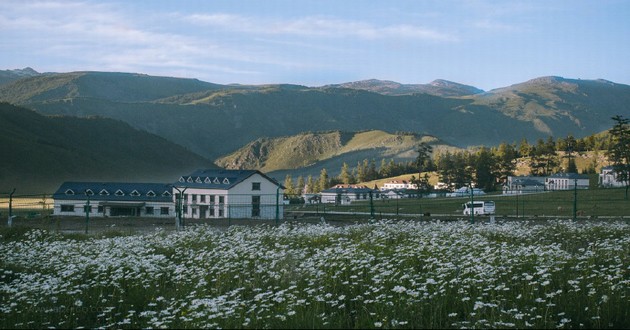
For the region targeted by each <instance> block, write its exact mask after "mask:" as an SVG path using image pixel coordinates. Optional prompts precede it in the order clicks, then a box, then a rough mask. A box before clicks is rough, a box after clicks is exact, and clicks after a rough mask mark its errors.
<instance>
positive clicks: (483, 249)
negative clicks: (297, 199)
mask: <svg viewBox="0 0 630 330" xmlns="http://www.w3.org/2000/svg"><path fill="white" fill-rule="evenodd" d="M0 234H1V235H2V236H1V237H0V255H2V256H3V258H2V259H0V269H1V270H0V272H1V273H0V327H2V328H35V327H37V328H41V327H55V328H59V327H61V328H70V327H73V328H74V327H90V328H93V327H104V328H139V327H142V328H164V327H169V328H170V327H182V328H218V327H220V328H461V327H467V328H470V327H477V328H490V327H499V328H556V327H558V328H563V327H568V328H580V327H582V328H603V327H617V328H628V327H630V297H629V294H630V276H629V272H630V257H629V256H630V225H628V223H625V222H591V223H574V222H567V221H552V222H550V223H548V224H544V225H543V224H535V223H527V222H521V223H515V222H511V223H498V224H495V225H480V224H477V225H471V224H468V223H465V222H450V223H440V222H413V221H408V222H393V221H379V222H373V223H368V224H361V225H353V226H347V227H331V226H326V225H290V224H286V225H282V226H278V227H265V226H256V227H239V226H232V227H230V228H229V229H227V230H224V231H217V230H214V229H212V228H210V227H205V226H200V227H196V228H191V229H189V230H187V231H184V232H179V233H171V234H167V233H164V232H161V231H157V232H155V233H153V234H148V235H135V236H124V237H101V238H96V237H83V238H81V239H79V238H75V237H70V238H67V237H64V236H60V235H58V234H52V233H49V232H46V231H42V230H32V231H28V232H24V231H21V232H19V233H10V232H8V231H3V232H2V233H0Z"/></svg>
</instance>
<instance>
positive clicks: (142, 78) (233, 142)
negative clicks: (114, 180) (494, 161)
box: [0, 68, 630, 175]
mask: <svg viewBox="0 0 630 330" xmlns="http://www.w3.org/2000/svg"><path fill="white" fill-rule="evenodd" d="M0 101H3V102H7V103H11V104H14V105H18V106H20V107H23V108H28V109H32V110H35V111H36V112H37V113H39V114H41V115H45V116H55V117H54V118H56V119H55V120H59V121H64V120H68V121H70V120H74V119H71V118H74V117H77V118H95V117H98V118H99V120H102V119H105V118H109V119H112V120H114V122H116V123H119V124H120V125H122V124H123V123H125V124H127V125H128V126H129V128H132V129H134V130H139V131H142V132H144V133H148V134H152V135H151V136H155V137H156V138H157V137H160V138H162V140H160V141H167V142H169V143H173V144H177V145H179V146H181V147H183V148H184V150H186V151H187V152H190V153H194V154H196V156H197V157H199V159H206V160H211V161H217V163H218V164H221V165H224V166H225V165H230V164H237V165H234V166H237V167H238V166H241V167H254V168H259V169H263V170H269V171H282V170H284V171H287V170H299V169H308V171H306V172H309V173H312V174H314V175H317V174H318V173H319V170H320V169H321V168H322V167H323V165H324V164H326V162H330V161H332V160H334V161H335V164H336V163H339V162H340V161H343V159H344V157H345V156H348V157H349V158H348V159H350V158H352V157H355V158H356V157H357V155H358V153H360V152H362V153H364V154H363V155H367V154H365V152H366V150H372V151H375V152H370V153H369V154H370V155H375V157H376V156H379V155H385V154H387V155H389V154H391V155H394V158H400V159H402V158H405V157H402V156H400V155H402V154H405V155H407V156H408V155H409V152H407V153H404V152H403V153H395V152H389V153H388V152H385V153H383V151H382V150H389V149H395V146H394V145H388V146H387V147H384V148H385V149H378V148H376V147H368V146H367V145H368V144H366V145H365V148H360V150H362V151H359V149H355V150H352V151H349V149H347V148H346V149H344V148H345V147H344V144H343V143H342V141H346V142H349V141H351V140H352V139H353V137H355V136H356V137H357V138H358V139H359V140H364V139H365V136H367V135H365V134H364V135H361V134H359V133H360V132H364V133H365V132H379V133H371V134H374V135H373V137H374V136H379V138H383V137H384V136H386V135H388V134H389V135H392V136H394V137H395V136H397V134H399V133H396V132H408V133H409V134H411V135H399V136H401V137H404V136H407V137H408V136H415V137H414V139H417V140H420V139H422V138H423V137H431V138H434V139H436V140H435V141H439V142H436V143H439V144H443V145H448V146H454V147H468V146H475V145H489V146H492V145H498V144H499V143H501V142H508V143H511V142H518V141H520V140H521V139H523V138H525V139H527V140H528V141H530V142H534V141H535V140H536V139H539V138H543V139H544V138H546V137H548V136H555V137H565V136H567V135H568V134H572V135H573V136H575V137H584V136H587V135H591V134H594V133H598V132H601V131H603V130H606V129H608V128H610V127H611V126H612V124H613V123H612V120H611V119H610V118H611V117H612V116H614V115H617V114H625V113H630V86H628V85H624V84H617V83H614V82H610V81H606V80H580V79H567V78H562V77H553V76H551V77H540V78H535V79H532V80H529V81H526V82H523V83H518V84H515V85H512V86H508V87H504V88H498V89H493V90H490V91H483V90H481V89H478V88H475V87H473V86H467V85H463V84H458V83H455V82H449V81H445V80H435V81H433V82H431V83H429V84H400V83H396V82H392V81H382V80H365V81H359V82H349V83H343V84H337V85H326V86H319V87H307V86H300V85H289V84H278V85H221V84H214V83H209V82H204V81H200V80H197V79H183V78H173V77H155V76H148V75H144V74H135V73H117V72H69V73H43V74H41V73H38V72H36V71H35V70H33V69H30V68H26V69H21V70H4V71H0ZM59 116H62V117H59ZM43 118H48V117H43ZM57 118H59V119H57ZM309 132H310V133H309ZM326 132H328V133H326ZM331 132H335V133H334V134H333V133H331ZM2 134H4V133H0V137H1V136H2ZM309 134H310V135H309ZM335 134H336V136H337V137H335V138H332V137H333V135H335ZM388 138H391V137H388ZM331 139H332V140H334V139H337V140H338V141H337V142H336V143H337V145H336V146H335V147H334V148H329V147H330V146H333V145H334V144H330V143H331ZM344 139H347V140H344ZM384 139H385V140H387V138H384ZM392 139H393V140H395V138H392ZM393 140H392V141H393ZM143 143H144V142H143ZM318 143H323V145H322V146H321V147H320V146H318ZM326 143H328V145H326ZM386 144H387V143H386ZM290 145H299V146H302V147H298V148H295V153H291V152H278V151H277V150H279V149H278V148H281V146H290ZM318 148H319V149H321V150H327V151H326V152H327V153H328V154H325V153H324V154H318V153H316V152H315V150H318ZM333 150H335V151H333ZM376 150H380V151H376ZM333 154H334V155H333ZM278 155H281V156H278ZM314 155H317V157H314ZM344 155H345V156H344ZM350 155H352V156H350ZM139 157H141V156H139ZM278 157H280V158H278ZM3 158H4V157H3ZM348 164H350V165H352V164H353V162H352V161H348ZM230 166H233V165H230ZM328 170H329V171H330V170H333V171H334V170H338V168H329V169H328ZM306 172H305V173H306Z"/></svg>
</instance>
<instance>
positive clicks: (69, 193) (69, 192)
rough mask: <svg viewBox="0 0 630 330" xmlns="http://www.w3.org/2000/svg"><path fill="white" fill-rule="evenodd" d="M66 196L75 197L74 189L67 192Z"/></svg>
mask: <svg viewBox="0 0 630 330" xmlns="http://www.w3.org/2000/svg"><path fill="white" fill-rule="evenodd" d="M66 195H74V190H72V189H68V190H66Z"/></svg>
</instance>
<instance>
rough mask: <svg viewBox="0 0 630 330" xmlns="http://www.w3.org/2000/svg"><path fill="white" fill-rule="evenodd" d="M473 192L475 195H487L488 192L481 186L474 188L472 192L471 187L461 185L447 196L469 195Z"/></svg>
mask: <svg viewBox="0 0 630 330" xmlns="http://www.w3.org/2000/svg"><path fill="white" fill-rule="evenodd" d="M471 193H472V195H474V196H481V195H485V194H486V193H485V192H484V191H483V190H481V189H479V188H472V192H471V190H470V188H469V187H466V186H464V187H461V188H459V189H457V190H455V191H454V192H452V193H449V194H447V195H446V196H447V197H467V196H470V195H471Z"/></svg>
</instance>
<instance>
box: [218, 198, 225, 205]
mask: <svg viewBox="0 0 630 330" xmlns="http://www.w3.org/2000/svg"><path fill="white" fill-rule="evenodd" d="M223 203H225V196H219V204H223Z"/></svg>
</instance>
